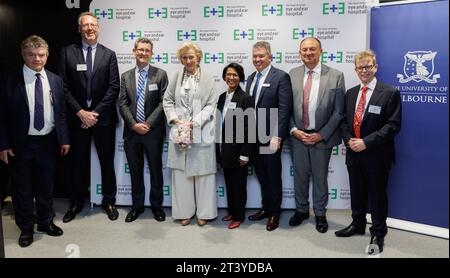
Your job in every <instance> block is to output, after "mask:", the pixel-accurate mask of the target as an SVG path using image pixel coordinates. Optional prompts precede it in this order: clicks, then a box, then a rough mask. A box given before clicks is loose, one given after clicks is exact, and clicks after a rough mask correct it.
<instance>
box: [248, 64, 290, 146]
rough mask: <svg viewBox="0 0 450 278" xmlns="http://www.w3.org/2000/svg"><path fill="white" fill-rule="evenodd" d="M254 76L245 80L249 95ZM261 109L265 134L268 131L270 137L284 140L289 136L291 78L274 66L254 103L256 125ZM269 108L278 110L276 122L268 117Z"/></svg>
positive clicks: (253, 74)
mask: <svg viewBox="0 0 450 278" xmlns="http://www.w3.org/2000/svg"><path fill="white" fill-rule="evenodd" d="M255 75H256V72H254V73H252V74H251V75H250V76H249V77H248V79H247V88H246V91H247V93H248V94H249V95H250V88H251V85H252V83H253V79H254V78H255ZM262 108H265V111H266V115H265V118H266V134H267V131H270V137H273V136H277V137H280V138H282V139H285V138H286V137H287V135H288V134H289V133H288V127H289V119H290V117H291V113H292V87H291V78H290V77H289V75H288V74H287V73H286V72H284V71H282V70H280V69H277V68H275V67H274V66H272V67H271V69H270V70H269V73H268V74H267V77H266V79H265V80H264V84H263V87H261V92H260V93H259V98H258V101H257V103H256V107H255V109H256V119H257V123H258V121H259V117H260V115H261V111H260V110H261V109H262ZM270 108H278V122H275V119H272V118H271V117H270V110H269V109H270ZM271 122H272V123H271ZM276 127H278V129H276ZM258 128H260V127H258ZM268 144H269V142H267V145H268Z"/></svg>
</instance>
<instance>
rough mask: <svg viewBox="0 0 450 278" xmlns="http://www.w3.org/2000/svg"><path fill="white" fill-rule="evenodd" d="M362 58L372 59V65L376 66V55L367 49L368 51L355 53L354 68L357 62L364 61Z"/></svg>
mask: <svg viewBox="0 0 450 278" xmlns="http://www.w3.org/2000/svg"><path fill="white" fill-rule="evenodd" d="M364 58H372V61H373V64H374V65H376V64H377V55H375V52H373V50H371V49H368V50H363V51H360V52H358V53H356V55H355V66H356V63H357V62H358V61H359V60H361V59H364Z"/></svg>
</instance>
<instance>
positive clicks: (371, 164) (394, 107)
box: [335, 50, 402, 254]
mask: <svg viewBox="0 0 450 278" xmlns="http://www.w3.org/2000/svg"><path fill="white" fill-rule="evenodd" d="M377 70H378V65H377V60H376V56H375V53H374V52H372V51H371V50H367V51H362V52H359V53H358V54H356V56H355V71H356V74H357V75H358V77H359V79H360V80H361V84H359V85H358V86H355V87H353V88H351V89H350V90H348V91H347V93H346V95H345V110H344V112H345V118H344V121H343V122H342V139H343V140H344V143H345V145H346V147H347V152H346V160H345V162H346V164H347V170H348V174H349V179H350V198H351V207H352V218H353V221H352V223H351V224H350V225H349V226H348V227H346V228H344V229H342V230H339V231H336V232H335V234H336V236H337V237H350V236H353V235H355V234H361V235H363V234H365V230H366V224H367V221H366V213H367V211H368V207H367V203H368V200H370V203H371V207H370V210H369V211H370V213H371V216H372V227H370V234H371V239H370V244H374V245H376V248H378V252H382V251H383V246H384V237H385V236H386V234H387V226H386V218H387V212H388V208H387V206H388V203H387V184H388V177H389V170H390V168H391V165H392V163H394V162H395V147H394V137H395V135H397V134H398V132H399V131H400V127H401V120H402V106H401V100H400V92H399V91H398V90H397V89H395V88H393V87H392V86H390V85H387V84H384V83H381V82H379V81H378V80H377V79H376V77H375V73H376V72H377ZM374 248H375V246H373V247H371V248H369V254H372V253H373V252H375V249H374ZM371 252H372V253H371Z"/></svg>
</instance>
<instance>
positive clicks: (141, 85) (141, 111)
mask: <svg viewBox="0 0 450 278" xmlns="http://www.w3.org/2000/svg"><path fill="white" fill-rule="evenodd" d="M145 79H147V76H146V74H145V70H143V69H141V70H139V80H138V89H137V109H136V120H137V121H138V122H140V123H143V122H145V107H144V104H145Z"/></svg>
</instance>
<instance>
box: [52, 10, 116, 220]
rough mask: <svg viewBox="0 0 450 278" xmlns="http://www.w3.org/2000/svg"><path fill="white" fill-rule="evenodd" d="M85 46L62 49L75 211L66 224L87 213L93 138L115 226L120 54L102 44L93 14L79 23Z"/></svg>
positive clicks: (66, 217)
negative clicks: (81, 213)
mask: <svg viewBox="0 0 450 278" xmlns="http://www.w3.org/2000/svg"><path fill="white" fill-rule="evenodd" d="M78 31H79V32H80V34H81V43H79V44H72V45H69V46H67V47H65V48H63V49H62V51H61V59H60V63H59V66H60V68H59V73H60V76H61V77H62V78H63V80H64V83H65V96H66V102H67V106H68V108H67V109H68V112H67V114H68V120H69V127H70V136H71V142H72V152H71V155H70V161H71V166H70V167H71V171H72V175H71V176H72V177H71V185H70V199H71V206H70V209H69V211H68V212H67V213H66V214H65V215H64V218H63V222H69V221H72V220H73V219H74V218H75V215H76V214H77V213H79V212H80V211H81V210H82V208H83V203H84V200H83V197H84V195H85V193H86V189H87V188H88V185H89V184H90V166H89V165H90V148H91V141H92V138H94V143H95V147H96V150H97V154H98V158H99V160H100V168H101V175H102V194H103V200H102V206H103V209H105V211H106V213H107V215H108V218H109V219H110V220H116V219H117V218H118V216H119V213H118V212H117V209H116V207H115V203H116V192H117V186H116V174H115V171H114V153H115V137H116V123H117V121H118V118H117V111H116V101H117V97H118V95H119V82H120V80H119V70H118V66H117V59H116V54H115V53H114V52H113V51H112V50H110V49H108V48H106V47H105V46H103V45H101V44H99V43H98V42H97V40H98V35H99V28H98V22H97V18H96V17H95V16H94V15H93V14H92V13H89V12H84V13H81V14H80V16H79V17H78Z"/></svg>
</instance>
